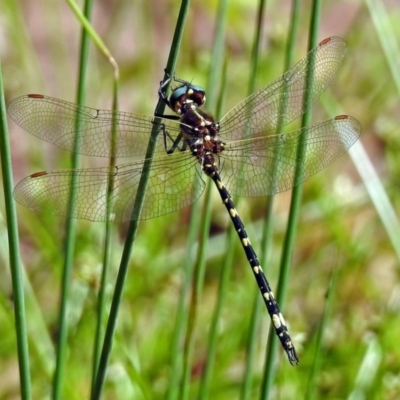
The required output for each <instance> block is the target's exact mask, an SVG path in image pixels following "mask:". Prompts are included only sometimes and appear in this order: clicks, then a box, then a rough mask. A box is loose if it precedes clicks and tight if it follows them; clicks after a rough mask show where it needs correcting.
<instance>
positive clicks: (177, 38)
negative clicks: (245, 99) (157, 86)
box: [92, 0, 190, 399]
mask: <svg viewBox="0 0 400 400" xmlns="http://www.w3.org/2000/svg"><path fill="white" fill-rule="evenodd" d="M189 4H190V1H188V0H186V1H182V4H181V9H180V12H179V17H178V21H177V26H176V29H175V34H174V39H173V42H172V46H171V50H170V55H169V59H168V63H167V71H169V72H172V71H173V70H174V67H175V62H176V58H177V55H178V51H179V47H180V43H181V39H182V34H183V28H184V23H185V19H186V15H187V10H188V7H189ZM164 108H165V104H164V103H163V102H162V101H159V103H158V105H157V107H156V110H155V115H162V114H163V111H164ZM154 125H155V126H154V129H153V131H152V132H151V137H150V141H149V146H148V148H147V151H146V156H145V159H146V160H148V161H149V162H146V163H145V164H144V167H143V172H142V175H141V178H140V182H139V187H138V192H137V196H136V199H135V204H134V208H133V209H134V213H133V214H132V220H131V223H130V224H129V227H128V232H127V236H126V239H125V245H124V249H123V253H122V258H121V263H120V268H119V271H118V276H117V281H116V284H115V289H114V295H113V299H112V304H111V310H110V314H109V318H108V323H107V328H106V333H105V337H104V343H103V348H102V352H101V357H100V362H99V369H98V374H97V377H96V382H95V385H94V390H93V392H92V399H98V398H100V395H101V391H102V388H103V385H104V379H105V375H106V370H107V364H108V360H109V357H110V353H111V347H112V342H113V338H114V333H115V327H116V323H117V316H118V311H119V306H120V303H121V297H122V292H123V287H124V284H125V280H126V275H127V271H128V266H129V259H130V255H131V252H132V246H133V243H134V240H135V236H136V232H137V228H138V223H139V217H140V215H139V214H140V210H141V205H142V204H143V200H144V196H145V191H146V186H147V180H148V175H149V171H150V168H151V159H152V157H153V153H154V149H155V144H156V140H155V139H156V135H157V134H158V131H159V129H158V124H157V119H156V120H155V124H154Z"/></svg>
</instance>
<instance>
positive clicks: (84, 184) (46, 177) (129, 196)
mask: <svg viewBox="0 0 400 400" xmlns="http://www.w3.org/2000/svg"><path fill="white" fill-rule="evenodd" d="M143 165H144V161H143V160H142V161H140V162H137V163H129V164H122V165H119V166H115V167H113V168H91V169H80V170H75V171H73V170H59V171H53V172H49V173H47V172H39V173H36V174H33V175H31V176H29V177H27V178H25V179H23V180H22V181H21V182H19V183H18V185H17V186H16V188H15V190H14V197H15V199H16V200H17V201H18V202H19V203H21V204H22V205H24V206H25V207H28V208H30V209H32V210H39V211H42V212H47V213H51V214H57V215H64V216H66V215H67V212H68V204H69V203H68V200H69V187H70V185H71V177H72V175H73V174H75V175H76V178H77V179H76V180H77V182H76V185H75V189H76V197H75V204H74V208H73V211H72V216H73V217H74V218H83V219H88V220H91V221H105V220H106V219H107V188H108V187H109V182H110V179H111V180H112V181H113V190H112V193H111V214H110V219H111V220H115V221H128V220H130V219H131V215H132V211H133V208H134V203H135V197H136V193H137V189H138V184H139V180H140V176H141V173H142V170H143ZM204 185H205V183H204V182H203V180H202V179H201V171H200V165H199V163H198V162H197V160H196V159H195V158H194V157H193V156H192V155H190V153H188V152H186V153H176V154H172V155H166V156H162V157H158V158H156V159H154V160H153V163H152V167H151V170H150V177H149V181H148V186H147V189H146V194H145V199H144V203H143V209H142V214H141V217H140V218H141V219H150V218H155V217H158V216H160V215H164V214H168V213H171V212H174V211H176V210H179V209H181V208H183V207H185V206H187V205H189V204H191V203H192V202H194V201H195V200H196V199H197V198H199V197H200V195H201V194H202V192H203V190H204Z"/></svg>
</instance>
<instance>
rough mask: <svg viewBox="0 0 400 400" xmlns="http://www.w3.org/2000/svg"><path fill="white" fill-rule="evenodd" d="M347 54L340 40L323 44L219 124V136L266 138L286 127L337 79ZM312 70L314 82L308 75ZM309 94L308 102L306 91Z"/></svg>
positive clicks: (248, 99) (231, 138) (336, 39)
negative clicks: (279, 127) (268, 132)
mask: <svg viewBox="0 0 400 400" xmlns="http://www.w3.org/2000/svg"><path fill="white" fill-rule="evenodd" d="M345 53H346V44H345V42H344V41H343V39H341V38H339V37H331V38H328V39H325V40H324V41H322V42H321V43H320V44H319V46H318V47H316V48H315V49H313V50H311V51H310V52H309V53H308V55H307V56H306V57H305V58H304V59H302V60H301V61H299V62H298V63H297V64H295V65H294V66H293V67H292V68H290V69H289V70H288V71H287V72H286V73H285V74H284V75H282V76H281V77H279V78H278V79H276V80H275V81H273V82H272V83H270V84H269V85H267V86H265V87H264V88H262V89H260V90H258V91H257V92H255V93H253V94H252V95H251V96H249V97H247V98H246V99H245V100H243V101H242V102H240V103H239V104H238V105H237V106H235V107H234V108H233V109H232V110H230V111H229V112H228V113H227V114H226V115H225V116H224V117H223V118H222V119H221V121H220V127H221V128H220V135H221V137H223V138H224V139H227V140H238V139H241V138H245V137H246V138H247V137H249V138H251V137H258V136H263V135H265V133H266V132H267V131H271V130H272V131H274V130H276V128H277V126H278V125H279V124H280V125H281V126H284V125H287V124H288V123H290V122H291V121H293V120H294V119H295V118H297V117H299V116H300V115H301V114H303V113H304V112H305V111H306V110H307V109H309V108H310V107H311V105H312V104H313V103H314V101H316V100H317V99H318V98H319V96H320V95H321V93H322V92H323V91H324V90H325V89H326V88H327V86H329V85H330V84H331V82H332V80H333V79H334V78H335V76H336V73H337V71H338V69H339V67H340V64H341V62H342V59H343V57H344V55H345ZM311 67H313V68H312V80H311V83H307V75H308V73H309V70H310V68H311ZM306 91H309V92H310V93H309V94H310V95H309V96H308V101H307V103H305V95H304V94H305V92H306Z"/></svg>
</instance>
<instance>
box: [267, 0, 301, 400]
mask: <svg viewBox="0 0 400 400" xmlns="http://www.w3.org/2000/svg"><path fill="white" fill-rule="evenodd" d="M299 16H300V1H298V0H295V1H293V2H292V11H291V22H290V26H289V33H288V41H287V45H286V54H285V62H284V71H287V70H288V69H289V68H290V66H291V65H292V64H293V53H294V49H295V41H296V36H297V32H298V27H299ZM284 106H285V105H284V104H283V107H284ZM278 129H280V127H279V128H278ZM265 221H266V222H265V226H264V239H263V242H265V245H266V242H267V240H268V232H272V223H273V197H271V198H270V199H269V202H268V204H267V214H266V219H265ZM263 248H264V246H263ZM282 251H283V250H282ZM266 261H267V259H266V255H265V259H264V260H263V262H264V263H266ZM287 271H288V266H286V267H285V268H283V265H282V263H281V268H280V276H279V281H278V288H277V293H276V295H277V301H278V304H280V306H281V307H283V304H284V297H285V292H286V282H285V281H287V279H288V274H287ZM278 345H279V343H278V340H277V337H276V334H275V331H274V329H273V327H272V326H270V330H269V335H268V346H267V349H266V358H265V367H264V377H263V384H262V391H263V396H264V398H268V393H269V392H270V390H271V388H272V384H273V380H274V361H275V355H276V352H277V347H278ZM262 398H263V397H262Z"/></svg>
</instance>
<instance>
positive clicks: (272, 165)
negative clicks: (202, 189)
mask: <svg viewBox="0 0 400 400" xmlns="http://www.w3.org/2000/svg"><path fill="white" fill-rule="evenodd" d="M360 132H361V126H360V123H359V122H358V121H357V120H356V119H355V118H353V117H350V116H347V115H342V116H338V117H336V118H333V119H330V120H327V121H325V122H322V123H320V124H317V125H313V126H310V127H307V128H303V129H299V130H297V131H294V132H289V133H287V134H280V135H272V136H266V137H264V138H259V139H253V140H243V141H238V142H232V143H228V144H226V146H225V150H224V152H223V153H222V154H221V160H220V168H221V177H222V180H223V182H224V184H225V185H226V187H227V188H228V190H229V191H230V193H232V194H235V195H238V196H244V197H257V196H266V195H273V194H275V193H278V192H283V191H285V190H288V189H290V188H292V187H293V186H296V185H298V184H299V183H301V182H303V181H305V180H306V179H308V178H309V177H310V176H312V175H314V174H316V173H317V172H319V171H320V170H322V169H323V168H325V167H326V166H328V165H329V164H331V163H332V162H333V161H334V160H336V159H337V158H338V157H340V156H341V155H342V154H344V153H345V152H346V151H347V150H348V149H349V148H350V147H351V146H352V145H353V144H354V143H355V141H356V140H357V139H358V137H359V135H360ZM301 137H303V139H304V142H303V146H304V149H303V150H304V151H305V154H306V156H305V159H304V161H303V162H302V163H301V164H300V165H299V166H298V167H299V171H298V174H297V175H295V171H296V158H297V148H298V145H299V142H300V139H301Z"/></svg>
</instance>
